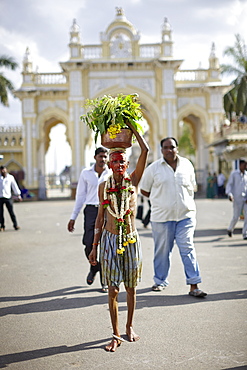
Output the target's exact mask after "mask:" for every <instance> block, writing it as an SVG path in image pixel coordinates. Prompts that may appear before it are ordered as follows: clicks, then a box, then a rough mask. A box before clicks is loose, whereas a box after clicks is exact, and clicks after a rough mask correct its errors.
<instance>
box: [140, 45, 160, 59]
mask: <svg viewBox="0 0 247 370" xmlns="http://www.w3.org/2000/svg"><path fill="white" fill-rule="evenodd" d="M160 55H161V48H160V44H143V45H140V57H141V58H158V57H159V56H160Z"/></svg>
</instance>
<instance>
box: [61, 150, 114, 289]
mask: <svg viewBox="0 0 247 370" xmlns="http://www.w3.org/2000/svg"><path fill="white" fill-rule="evenodd" d="M94 159H95V164H93V165H92V166H91V167H90V168H85V169H83V170H82V172H81V174H80V178H79V181H78V185H77V189H76V201H75V206H74V209H73V212H72V215H71V217H70V220H69V223H68V230H69V232H73V231H74V226H75V221H76V219H77V216H78V214H79V213H80V211H81V209H82V206H83V205H85V208H84V212H83V213H84V234H83V238H82V243H83V244H84V245H85V254H86V257H87V258H88V256H89V254H90V252H91V250H92V247H93V246H92V244H93V238H94V225H95V220H96V217H97V214H98V207H99V197H98V186H99V184H100V183H101V182H103V181H106V179H107V178H108V176H109V174H110V170H109V168H108V166H107V159H108V155H107V149H105V148H103V147H99V148H97V149H96V150H95V155H94ZM98 271H100V264H99V263H98V264H97V265H96V266H91V268H90V271H89V273H88V275H87V284H88V285H91V284H93V282H94V279H95V275H96V273H97V272H98ZM102 292H104V293H107V287H106V286H104V285H103V284H102Z"/></svg>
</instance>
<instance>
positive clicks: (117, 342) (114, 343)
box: [105, 338, 121, 352]
mask: <svg viewBox="0 0 247 370" xmlns="http://www.w3.org/2000/svg"><path fill="white" fill-rule="evenodd" d="M120 344H121V341H120V340H117V339H114V338H113V339H112V341H111V342H110V344H108V345H107V346H105V350H106V351H107V352H115V351H116V349H117V347H119V346H120Z"/></svg>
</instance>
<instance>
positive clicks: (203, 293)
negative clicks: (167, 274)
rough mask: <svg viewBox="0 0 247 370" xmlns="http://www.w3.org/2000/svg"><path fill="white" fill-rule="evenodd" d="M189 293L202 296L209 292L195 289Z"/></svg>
mask: <svg viewBox="0 0 247 370" xmlns="http://www.w3.org/2000/svg"><path fill="white" fill-rule="evenodd" d="M189 295H192V296H193V297H198V298H202V297H205V296H206V295H207V293H205V292H203V291H202V290H201V289H194V290H192V291H191V292H189Z"/></svg>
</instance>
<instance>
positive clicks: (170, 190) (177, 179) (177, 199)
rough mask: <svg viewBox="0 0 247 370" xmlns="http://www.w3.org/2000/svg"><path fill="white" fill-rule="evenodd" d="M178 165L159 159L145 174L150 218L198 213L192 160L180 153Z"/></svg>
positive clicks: (174, 218) (180, 217) (181, 217)
mask: <svg viewBox="0 0 247 370" xmlns="http://www.w3.org/2000/svg"><path fill="white" fill-rule="evenodd" d="M177 158H178V160H177V167H176V170H175V171H174V170H173V168H172V167H171V166H169V164H168V163H167V162H166V161H165V159H164V158H160V159H158V160H157V161H155V162H153V163H152V164H151V165H149V166H148V167H147V168H146V170H145V172H144V175H143V178H142V182H141V186H140V187H141V189H142V190H144V191H146V192H149V193H150V197H149V198H150V202H151V218H150V219H151V221H153V222H167V221H181V220H184V219H185V218H193V217H195V214H196V206H195V202H194V191H195V190H196V180H195V172H194V168H193V166H192V164H191V162H190V161H189V160H188V159H186V158H183V157H180V156H177Z"/></svg>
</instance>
